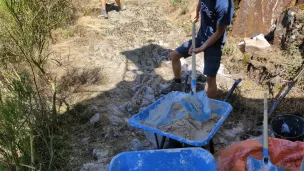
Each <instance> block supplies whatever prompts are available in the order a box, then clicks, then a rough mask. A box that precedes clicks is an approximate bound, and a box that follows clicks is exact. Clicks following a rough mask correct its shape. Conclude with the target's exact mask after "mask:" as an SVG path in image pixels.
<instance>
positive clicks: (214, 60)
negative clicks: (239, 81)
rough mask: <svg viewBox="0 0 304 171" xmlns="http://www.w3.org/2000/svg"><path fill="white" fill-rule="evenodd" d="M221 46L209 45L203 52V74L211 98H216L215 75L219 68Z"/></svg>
mask: <svg viewBox="0 0 304 171" xmlns="http://www.w3.org/2000/svg"><path fill="white" fill-rule="evenodd" d="M221 57H222V47H221V46H216V47H210V48H208V49H207V50H206V51H205V53H204V62H205V67H204V75H206V76H207V85H208V88H207V95H208V97H209V98H211V99H216V98H217V84H216V75H217V72H218V70H219V68H220V64H221Z"/></svg>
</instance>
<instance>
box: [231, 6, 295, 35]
mask: <svg viewBox="0 0 304 171" xmlns="http://www.w3.org/2000/svg"><path fill="white" fill-rule="evenodd" d="M291 1H292V0H282V1H278V0H276V1H263V0H255V1H249V0H247V1H246V0H242V1H240V3H239V4H235V6H239V9H238V10H237V11H235V18H234V22H233V25H232V27H233V28H232V35H233V36H238V37H247V36H251V35H253V34H256V33H263V34H267V33H269V31H270V29H271V28H272V27H273V25H274V24H275V21H276V19H277V18H278V17H279V16H280V15H281V13H282V12H283V11H284V10H285V9H286V7H288V6H289V4H290V3H291Z"/></svg>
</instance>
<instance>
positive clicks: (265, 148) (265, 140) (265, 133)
mask: <svg viewBox="0 0 304 171" xmlns="http://www.w3.org/2000/svg"><path fill="white" fill-rule="evenodd" d="M267 98H268V93H267V92H265V93H264V121H263V158H264V159H265V158H268V110H267V109H268V107H267Z"/></svg>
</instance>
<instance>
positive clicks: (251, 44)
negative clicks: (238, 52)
mask: <svg viewBox="0 0 304 171" xmlns="http://www.w3.org/2000/svg"><path fill="white" fill-rule="evenodd" d="M244 46H245V52H246V53H249V54H253V53H255V52H257V51H262V50H265V49H267V48H270V47H271V45H270V44H269V43H268V41H267V40H266V39H265V38H264V36H258V37H255V38H253V39H249V38H245V39H244Z"/></svg>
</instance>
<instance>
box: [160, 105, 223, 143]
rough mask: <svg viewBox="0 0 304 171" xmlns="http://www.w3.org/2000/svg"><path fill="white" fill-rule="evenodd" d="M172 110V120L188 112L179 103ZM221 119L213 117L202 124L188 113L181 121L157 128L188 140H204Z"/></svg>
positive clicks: (170, 115) (216, 116)
mask: <svg viewBox="0 0 304 171" xmlns="http://www.w3.org/2000/svg"><path fill="white" fill-rule="evenodd" d="M171 108H172V110H171V111H172V113H170V114H169V117H170V118H171V119H174V118H175V117H176V116H178V115H179V114H180V113H181V112H186V109H185V108H184V106H183V105H182V104H180V103H178V102H177V103H174V104H173V105H172V107H171ZM220 118H221V117H220V116H218V115H212V116H211V117H210V119H209V120H207V121H204V122H201V121H198V120H195V119H193V118H192V117H191V116H190V113H187V112H186V113H185V114H184V116H183V117H181V118H180V119H177V120H174V121H172V122H166V123H164V124H162V125H160V126H157V129H159V130H162V131H164V132H168V133H171V134H173V135H176V136H179V137H182V138H185V139H188V140H204V139H205V138H206V137H207V136H208V134H209V133H210V132H211V130H212V129H213V127H214V125H215V124H216V123H217V122H218V121H219V119H220Z"/></svg>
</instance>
